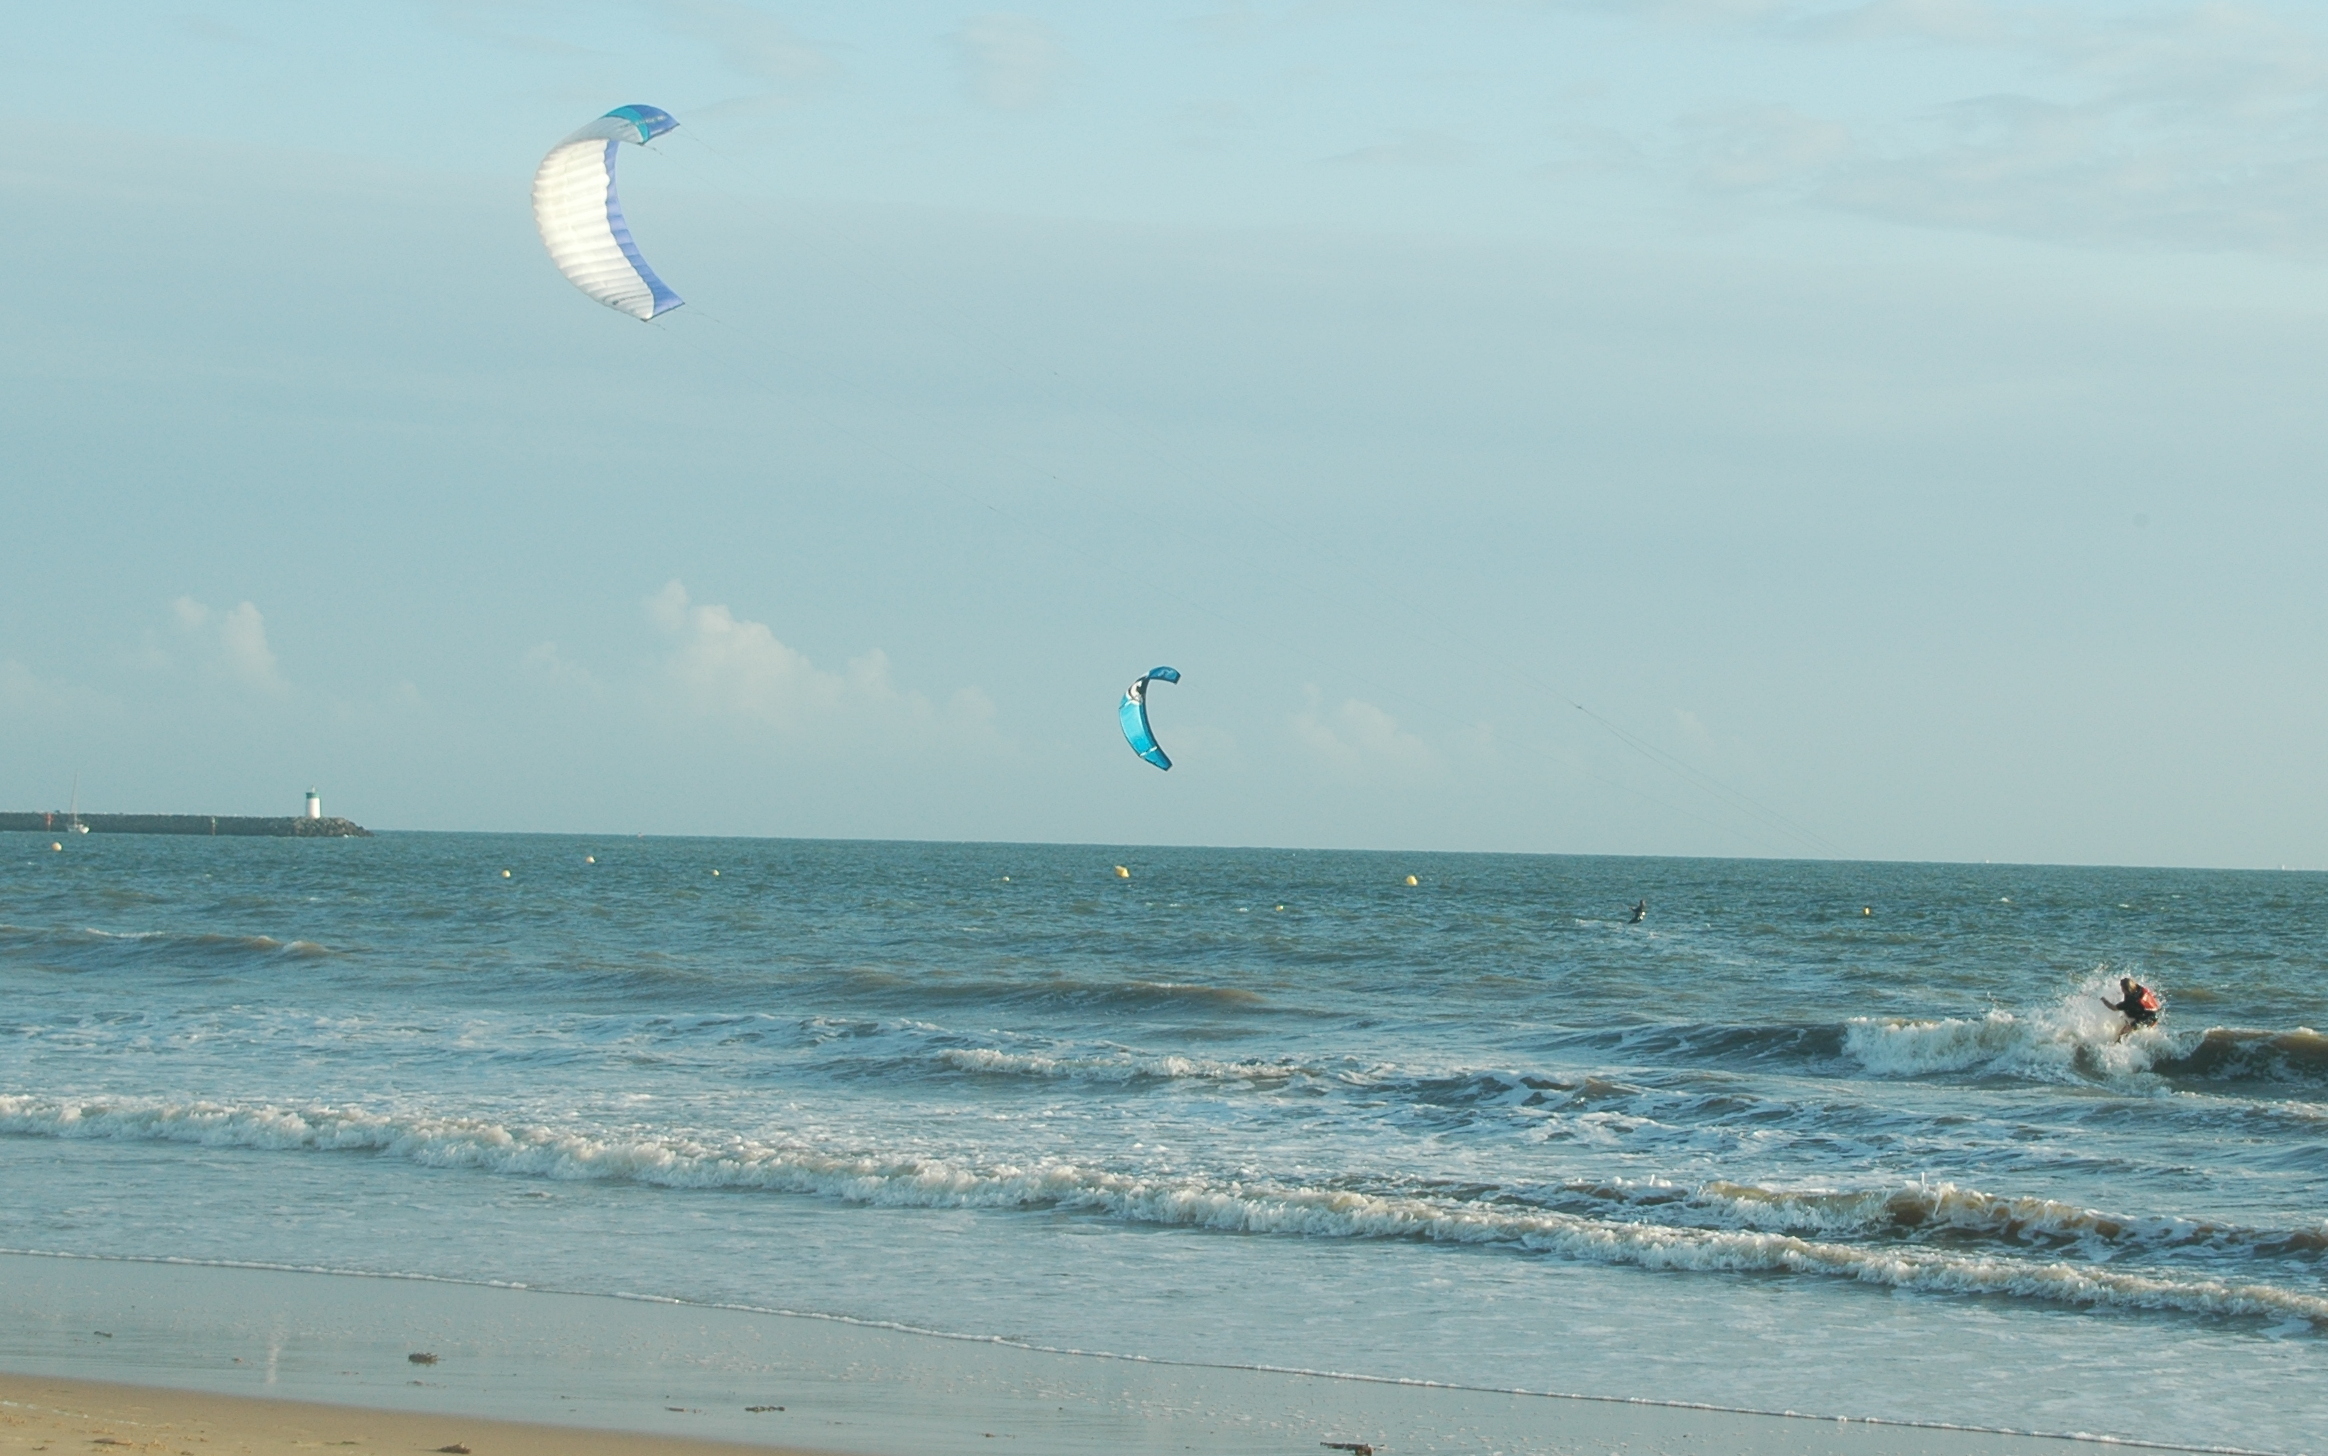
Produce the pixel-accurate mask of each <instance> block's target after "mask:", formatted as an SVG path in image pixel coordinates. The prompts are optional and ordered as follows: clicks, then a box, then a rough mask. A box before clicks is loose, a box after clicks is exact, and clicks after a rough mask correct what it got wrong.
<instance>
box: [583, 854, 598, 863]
mask: <svg viewBox="0 0 2328 1456" xmlns="http://www.w3.org/2000/svg"><path fill="white" fill-rule="evenodd" d="M582 863H584V864H596V863H598V856H597V855H594V854H586V855H584V856H582Z"/></svg>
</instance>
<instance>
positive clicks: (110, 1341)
mask: <svg viewBox="0 0 2328 1456" xmlns="http://www.w3.org/2000/svg"><path fill="white" fill-rule="evenodd" d="M1288 1353H1289V1354H1291V1353H1294V1352H1291V1351H1289V1352H1288ZM0 1371H6V1372H11V1373H7V1374H0V1456H16V1453H18V1452H29V1451H36V1450H37V1451H49V1452H58V1453H62V1452H67V1451H74V1452H85V1453H99V1452H106V1451H139V1452H152V1453H157V1456H166V1453H171V1452H178V1453H190V1456H230V1453H231V1456H239V1453H245V1452H249V1453H269V1452H285V1453H288V1452H291V1451H306V1452H313V1451H332V1450H352V1451H380V1452H412V1453H421V1452H439V1451H444V1450H446V1449H447V1448H450V1447H456V1446H466V1447H468V1448H469V1451H470V1452H471V1453H473V1456H526V1453H535V1452H541V1453H548V1452H574V1453H581V1456H597V1453H613V1452H642V1453H660V1452H668V1453H673V1456H678V1453H698V1452H700V1453H706V1456H708V1453H712V1452H736V1451H746V1450H757V1451H787V1450H788V1451H800V1452H811V1451H814V1452H833V1453H849V1456H968V1453H975V1456H997V1453H1003V1452H1008V1453H1011V1456H1083V1453H1087V1452H1108V1453H1135V1452H1152V1453H1158V1456H1161V1453H1164V1452H1191V1451H1193V1452H1224V1453H1228V1452H1234V1453H1286V1456H1323V1453H1324V1452H1326V1451H1327V1450H1330V1449H1335V1448H1340V1449H1343V1450H1354V1449H1356V1448H1358V1447H1361V1446H1366V1447H1371V1448H1372V1449H1374V1450H1375V1451H1378V1452H1381V1453H1383V1456H1408V1453H1420V1452H1428V1451H1435V1452H1467V1453H1480V1456H1485V1453H1491V1452H1497V1453H1511V1456H1521V1453H1531V1456H1618V1453H1622V1456H1684V1453H1689V1456H1709V1453H1736V1456H1978V1453H1997V1456H2076V1453H2078V1452H2080V1451H2090V1450H2093V1449H2095V1446H2096V1444H2097V1443H2092V1442H2088V1441H2083V1440H2076V1439H2069V1438H2065V1437H2062V1436H2037V1435H2017V1434H2008V1433H2004V1432H1997V1431H1982V1430H1961V1429H1951V1428H1946V1427H1933V1426H1910V1425H1889V1424H1881V1423H1875V1422H1868V1421H1862V1420H1850V1421H1843V1420H1834V1419H1817V1418H1812V1417H1807V1416H1797V1415H1782V1414H1765V1413H1757V1412H1748V1411H1733V1410H1718V1409H1708V1408H1704V1407H1698V1406H1686V1405H1668V1404H1655V1403H1646V1402H1636V1401H1627V1400H1609V1399H1592V1398H1584V1397H1579V1396H1574V1395H1557V1394H1539V1393H1527V1392H1521V1391H1510V1390H1484V1389H1469V1388H1463V1387H1459V1386H1449V1385H1428V1384H1409V1383H1405V1382H1399V1381H1391V1380H1383V1379H1368V1378H1360V1377H1350V1376H1337V1375H1328V1374H1318V1373H1304V1372H1299V1371H1291V1370H1276V1369H1259V1368H1254V1367H1251V1366H1227V1365H1199V1364H1174V1363H1168V1362H1162V1361H1151V1360H1141V1359H1125V1358H1118V1357H1105V1356H1094V1355H1088V1354H1076V1353H1071V1352H1064V1351H1050V1350H1039V1349H1031V1348H1028V1347H1026V1346H1023V1345H1013V1344H1008V1343H1002V1342H998V1341H993V1340H987V1339H966V1338H959V1337H945V1336H935V1335H929V1334H922V1333H916V1332H913V1331H909V1330H901V1329H897V1328H895V1327H885V1326H873V1325H864V1324H858V1323H854V1322H849V1321H839V1320H832V1319H824V1318H814V1317H804V1316H797V1315H784V1314H777V1313H770V1312H764V1311H751V1310H739V1309H734V1308H721V1307H713V1306H703V1305H681V1304H673V1303H670V1302H667V1301H659V1300H657V1301H646V1300H631V1299H610V1298H604V1297H596V1296H583V1295H572V1294H555V1293H549V1292H545V1291H536V1290H520V1289H511V1288H497V1287H478V1286H468V1285H454V1284H444V1283H438V1282H435V1281H426V1280H400V1279H376V1278H351V1277H346V1276H339V1275H329V1274H320V1273H300V1272H292V1271H283V1270H262V1269H248V1268H221V1267H215V1266H193V1265H183V1264H152V1263H139V1262H127V1261H114V1260H99V1259H60V1258H43V1257H27V1256H24V1255H10V1254H0ZM2117 1444H2118V1445H2119V1448H2120V1449H2125V1448H2126V1447H2127V1446H2131V1445H2133V1444H2134V1443H2131V1442H2123V1441H2121V1442H2120V1443H2117ZM2162 1449H2187V1448H2179V1447H2167V1448H2162Z"/></svg>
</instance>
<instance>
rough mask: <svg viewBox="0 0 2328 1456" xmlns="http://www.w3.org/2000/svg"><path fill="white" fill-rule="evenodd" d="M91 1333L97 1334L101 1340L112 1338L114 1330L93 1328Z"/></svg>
mask: <svg viewBox="0 0 2328 1456" xmlns="http://www.w3.org/2000/svg"><path fill="white" fill-rule="evenodd" d="M89 1333H90V1334H92V1335H95V1336H96V1337H97V1338H98V1339H100V1340H110V1339H112V1338H113V1331H111V1330H91V1331H90V1332H89Z"/></svg>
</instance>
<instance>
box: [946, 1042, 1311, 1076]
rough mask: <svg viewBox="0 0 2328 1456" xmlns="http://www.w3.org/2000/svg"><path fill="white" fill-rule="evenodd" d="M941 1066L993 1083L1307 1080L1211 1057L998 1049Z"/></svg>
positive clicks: (1281, 1067)
mask: <svg viewBox="0 0 2328 1456" xmlns="http://www.w3.org/2000/svg"><path fill="white" fill-rule="evenodd" d="M937 1061H938V1064H939V1065H940V1066H943V1067H946V1068H948V1069H950V1070H952V1071H957V1072H969V1073H973V1074H977V1075H981V1076H991V1077H1030V1078H1042V1079H1060V1080H1072V1081H1083V1082H1223V1083H1242V1084H1274V1083H1282V1082H1286V1081H1288V1080H1290V1079H1292V1078H1294V1077H1297V1076H1300V1075H1303V1074H1304V1072H1306V1070H1307V1069H1306V1068H1303V1067H1301V1066H1298V1065H1296V1064H1294V1063H1292V1062H1224V1061H1216V1060H1213V1059H1210V1058H1206V1057H1181V1056H1147V1055H1142V1054H1140V1053H1137V1052H1131V1051H1123V1052H1117V1053H1113V1054H1103V1055H1095V1056H1048V1055H1044V1054H1042V1053H1039V1052H1013V1051H1001V1050H997V1049H995V1048H992V1047H949V1048H947V1049H945V1050H943V1051H940V1052H939V1053H938V1054H937Z"/></svg>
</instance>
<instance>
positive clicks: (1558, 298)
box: [0, 0, 2328, 868]
mask: <svg viewBox="0 0 2328 1456" xmlns="http://www.w3.org/2000/svg"><path fill="white" fill-rule="evenodd" d="M9 28H10V43H9V45H8V46H7V47H6V48H5V49H0V82H4V84H0V97H5V100H0V112H4V113H5V114H7V115H8V117H9V119H10V120H12V121H13V123H14V125H13V126H12V127H11V128H10V130H11V134H12V135H14V136H15V137H17V139H18V140H17V143H16V146H15V149H14V151H13V153H12V154H11V155H9V156H7V157H6V158H4V159H0V214H4V216H5V218H6V222H5V224H4V225H0V266H5V268H6V269H7V271H8V273H9V275H10V276H12V277H14V278H15V279H16V284H15V287H14V290H13V292H14V300H15V302H14V306H13V307H12V308H11V309H10V310H9V315H8V320H7V323H6V324H5V325H4V326H0V327H4V329H5V332H6V337H7V340H8V344H9V347H8V348H7V349H6V350H5V352H4V354H0V370H4V371H5V372H6V376H7V377H6V379H5V389H4V392H0V549H5V551H6V553H7V556H8V558H9V559H10V561H11V562H12V563H13V569H12V570H10V571H9V572H8V573H7V585H6V588H5V591H4V594H0V808H50V807H63V806H64V805H65V804H66V802H67V799H68V796H69V795H71V794H72V793H74V792H75V789H74V787H73V786H74V785H75V784H76V783H77V784H78V790H77V792H78V795H79V804H80V807H81V808H83V809H84V810H108V811H138V812H171V811H174V812H200V813H238V814H248V813H291V812H296V811H297V809H298V807H299V803H300V799H301V796H302V795H303V794H304V792H305V791H306V790H307V789H308V788H310V787H314V788H316V789H318V790H319V791H320V792H321V794H322V795H323V801H324V807H325V810H326V812H330V813H339V814H345V815H347V816H349V817H351V818H354V819H356V820H358V821H359V822H361V823H364V824H366V825H368V826H370V827H373V828H382V829H466V830H503V831H573V832H588V833H610V834H611V833H634V832H636V833H658V834H743V835H787V836H793V835H797V836H819V837H849V838H939V839H973V840H1042V841H1070V842H1095V843H1108V844H1141V843H1199V844H1261V845H1281V846H1300V847H1368V848H1412V849H1446V850H1499V851H1525V852H1558V853H1607V854H1676V855H1700V854H1703V855H1786V856H1843V857H1849V858H1869V859H1877V858H1881V859H1916V860H1963V861H1979V860H1996V861H2000V862H2004V861H2014V862H2072V863H2118V864H2181V865H2221V866H2255V867H2273V868H2276V867H2283V866H2290V867H2297V868H2321V867H2328V756H2324V755H2323V753H2322V747H2323V745H2324V744H2328V674H2324V673H2323V672H2322V670H2321V669H2322V666H2323V661H2324V659H2323V645H2324V644H2323V626H2324V622H2328V571H2324V570H2323V569H2322V567H2321V563H2322V562H2323V561H2324V560H2328V492H2324V491H2323V490H2322V488H2321V487H2322V483H2323V469H2324V467H2328V411H2323V409H2322V407H2321V406H2322V401H2323V386H2328V11H2322V10H2321V9H2320V8H2319V7H2317V6H2308V5H2295V4H2261V3H2150V4H2144V3H2077V0H2054V3H2044V4H2018V3H2004V0H1864V3H1863V0H1670V3H1656V0H1647V3H1635V4H1628V3H1620V0H1566V3H1563V0H1541V3H1532V4H1531V3H1520V0H1476V3H1459V0H1458V3H1435V4H1420V3H1417V4H1400V3H1307V4H1258V3H1257V4H1231V5H1227V6H1220V5H1215V4H1212V3H1209V0H1198V3H1191V4H1150V3H1111V4H1105V5H1102V4H1088V5H1030V6H1026V7H1024V8H1020V9H1014V10H1010V11H996V10H981V9H977V8H973V7H969V6H962V5H946V4H929V3H897V4H889V5H882V6H864V5H847V4H812V3H799V4H793V3H777V0H628V3H624V4H619V5H616V4H596V3H590V0H562V3H555V4H551V3H526V0H508V3H491V0H474V3H449V0H448V3H397V0H382V3H378V4H372V5H366V6H360V7H359V6H318V5H313V4H308V3H297V0H283V3H258V0H251V3H223V0H220V3H204V0H181V3H170V4H142V3H135V0H123V3H115V4H109V5H106V6H42V7H31V6H26V7H19V8H18V10H17V11H16V12H14V13H12V15H11V18H10V22H9ZM625 103H646V104H651V105H656V106H660V107H663V108H664V109H666V110H668V111H670V112H671V113H672V114H673V115H675V116H676V117H677V118H678V119H679V121H680V123H681V125H680V128H679V130H677V131H675V132H673V133H671V134H670V135H669V136H667V137H664V138H662V139H661V140H659V141H658V142H656V143H655V144H654V145H653V146H652V147H651V148H625V149H624V154H623V156H622V158H621V169H622V170H621V188H622V194H623V201H624V206H625V210H626V212H627V213H628V216H629V219H630V222H631V225H632V229H633V232H634V234H635V235H636V237H637V239H638V241H639V246H640V247H641V249H642V251H643V252H644V253H645V255H646V256H647V258H648V259H649V260H650V261H651V262H652V263H653V264H654V266H655V268H656V270H657V271H658V272H659V273H660V274H661V275H662V277H663V278H664V279H665V280H666V281H667V282H669V283H670V285H671V286H672V287H673V288H674V289H675V290H676V291H677V292H678V293H679V294H680V295H681V296H682V297H684V298H685V299H686V300H687V304H686V306H685V307H683V308H681V309H679V310H677V311H676V312H673V313H671V314H668V315H666V316H665V317H664V318H662V319H660V320H658V321H656V322H655V323H653V324H641V323H639V322H637V321H635V320H633V319H630V318H627V317H624V316H622V315H619V314H617V313H615V312H613V311H611V310H608V309H606V308H603V307H600V306H599V305H597V304H595V303H593V302H592V301H590V300H589V299H588V298H586V297H584V296H583V295H582V294H581V293H579V292H577V291H576V290H575V289H574V288H572V287H571V286H570V285H568V284H567V283H566V282H565V281H564V280H563V279H562V278H561V277H560V275H559V274H558V273H557V272H556V270H555V269H554V268H553V267H552V266H551V265H550V263H549V262H548V260H547V258H546V256H545V254H544V253H543V250H542V248H541V245H540V242H539V239H538V238H537V237H536V235H535V232H534V228H533V222H532V217H531V212H530V183H531V178H532V173H533V169H534V167H535V166H536V165H537V163H538V162H539V160H540V158H541V156H542V154H543V153H544V152H546V151H547V150H548V149H549V147H550V146H551V145H552V144H553V143H555V142H556V141H558V140H559V139H560V138H561V137H563V136H564V135H565V134H566V133H568V132H569V131H571V130H573V129H574V128H575V127H577V126H579V125H581V124H582V123H584V122H586V121H588V120H589V119H590V118H592V117H594V116H596V115H598V114H599V113H601V112H603V111H605V110H607V109H608V108H610V107H612V106H615V105H619V104H625ZM1161 664H1169V665H1171V666H1174V667H1177V668H1179V669H1180V671H1181V672H1182V673H1183V674H1184V677H1183V680H1182V681H1181V682H1180V683H1179V684H1177V685H1174V686H1165V687H1159V688H1157V689H1156V690H1155V693H1154V696H1153V698H1152V705H1153V711H1154V715H1155V721H1156V726H1157V731H1158V734H1159V736H1160V737H1161V738H1162V740H1163V742H1164V744H1165V746H1166V748H1167V749H1168V750H1169V751H1170V752H1171V753H1172V755H1173V758H1174V760H1175V766H1174V768H1173V769H1172V770H1171V772H1169V773H1159V772H1157V771H1156V770H1154V769H1153V768H1150V767H1149V766H1147V765H1145V764H1143V763H1141V762H1140V761H1139V760H1137V759H1136V758H1134V757H1133V756H1132V754H1131V753H1130V752H1129V750H1128V749H1127V748H1126V747H1125V745H1124V743H1123V741H1122V738H1121V736H1120V735H1119V733H1118V731H1117V727H1116V721H1115V708H1116V703H1117V700H1118V697H1119V695H1120V694H1121V692H1122V690H1123V688H1124V685H1125V684H1126V683H1128V682H1129V681H1130V680H1131V679H1132V678H1133V677H1134V676H1136V675H1137V674H1139V673H1140V672H1142V671H1144V670H1146V669H1147V668H1149V667H1152V666H1156V665H1161Z"/></svg>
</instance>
